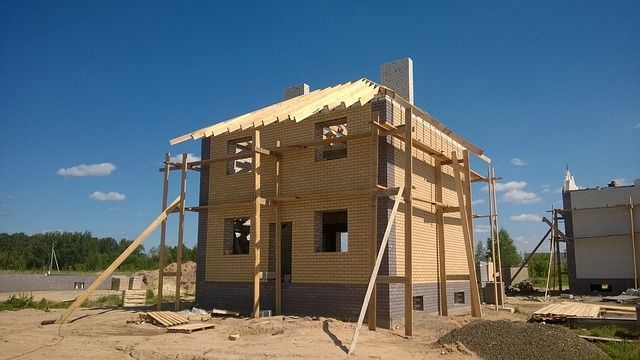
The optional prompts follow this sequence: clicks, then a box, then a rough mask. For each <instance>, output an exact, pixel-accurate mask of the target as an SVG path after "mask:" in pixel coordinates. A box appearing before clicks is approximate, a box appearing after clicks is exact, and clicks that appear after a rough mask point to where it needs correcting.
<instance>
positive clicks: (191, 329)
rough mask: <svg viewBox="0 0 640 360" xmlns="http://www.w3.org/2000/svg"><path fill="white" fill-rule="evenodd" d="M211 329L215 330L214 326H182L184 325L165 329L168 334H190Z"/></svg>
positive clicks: (197, 324) (200, 324) (196, 324)
mask: <svg viewBox="0 0 640 360" xmlns="http://www.w3.org/2000/svg"><path fill="white" fill-rule="evenodd" d="M213 328H215V325H214V324H207V323H194V324H184V325H177V326H172V327H169V328H167V331H168V332H170V333H184V334H191V333H192V332H194V331H200V330H206V329H213Z"/></svg>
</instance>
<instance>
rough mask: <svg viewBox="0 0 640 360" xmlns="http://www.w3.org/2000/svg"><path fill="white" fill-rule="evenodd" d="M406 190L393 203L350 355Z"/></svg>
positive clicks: (401, 187) (402, 187) (400, 191)
mask: <svg viewBox="0 0 640 360" xmlns="http://www.w3.org/2000/svg"><path fill="white" fill-rule="evenodd" d="M405 190H406V189H405V188H404V186H403V185H400V189H399V190H398V194H397V195H396V199H395V202H394V203H393V209H392V210H391V215H389V221H388V222H387V227H386V228H385V230H384V235H383V236H382V243H381V244H380V249H379V250H378V255H377V257H376V263H375V266H374V267H373V271H372V272H371V276H370V277H369V285H368V286H367V291H366V292H365V294H364V301H363V302H362V307H361V308H360V316H358V322H357V323H356V328H355V329H354V331H353V337H352V338H351V344H350V345H349V352H348V354H349V355H351V354H353V351H354V350H355V349H356V344H357V343H358V336H360V328H361V327H362V322H363V321H364V314H365V311H366V310H367V304H368V303H369V301H370V299H371V294H372V292H373V286H374V285H375V283H376V278H377V277H378V271H380V263H381V262H382V258H383V257H384V250H385V249H386V248H387V243H388V242H389V235H390V234H391V228H392V227H393V223H394V221H395V219H396V213H397V212H398V206H400V199H401V197H402V195H403V193H404V191H405Z"/></svg>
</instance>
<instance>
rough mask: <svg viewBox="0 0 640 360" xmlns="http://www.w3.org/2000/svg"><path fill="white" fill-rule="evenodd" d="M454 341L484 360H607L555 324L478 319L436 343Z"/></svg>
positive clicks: (602, 353)
mask: <svg viewBox="0 0 640 360" xmlns="http://www.w3.org/2000/svg"><path fill="white" fill-rule="evenodd" d="M457 341H459V342H461V343H462V344H464V345H465V346H466V347H467V348H469V349H470V350H471V351H473V352H475V353H476V354H478V355H479V356H481V357H482V358H485V359H497V360H499V359H508V360H511V359H523V360H527V359H531V360H540V359H554V360H561V359H567V360H569V359H571V360H573V359H594V360H599V359H609V357H608V356H607V355H606V354H605V353H604V352H602V351H601V350H600V349H598V348H597V347H596V346H595V345H593V344H591V343H589V342H588V341H586V340H584V339H581V338H580V337H578V336H577V335H576V334H574V333H573V332H571V330H569V329H567V328H564V327H561V326H556V325H546V324H536V323H524V322H514V321H505V320H499V321H487V320H478V321H474V322H471V323H469V324H467V325H465V326H463V327H461V328H458V329H455V330H452V331H451V332H450V333H448V334H447V335H445V336H443V337H441V338H440V339H439V340H438V344H440V345H445V344H455V343H456V342H457Z"/></svg>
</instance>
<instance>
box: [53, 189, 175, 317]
mask: <svg viewBox="0 0 640 360" xmlns="http://www.w3.org/2000/svg"><path fill="white" fill-rule="evenodd" d="M179 202H180V197H177V198H176V199H175V200H173V201H172V202H171V204H170V205H169V206H168V207H167V208H166V209H165V210H164V211H163V212H161V213H160V215H158V217H157V218H156V219H155V220H153V222H152V223H151V225H149V226H148V227H147V228H146V229H145V230H144V231H143V232H142V233H141V234H140V235H138V237H137V238H136V239H135V240H133V242H132V243H131V245H129V247H127V248H126V249H125V250H124V251H123V252H122V254H120V256H118V257H117V258H116V259H115V260H114V261H113V262H112V263H111V265H109V267H108V268H107V269H106V270H105V271H103V272H102V273H100V275H99V276H98V277H97V278H96V279H95V280H94V281H93V282H92V283H91V285H89V287H88V288H87V289H86V290H85V291H84V292H83V293H82V294H80V296H78V298H77V299H76V301H74V302H73V304H71V306H69V307H68V308H67V309H66V310H65V311H64V312H63V313H62V315H60V318H58V320H57V321H56V324H63V323H64V322H65V321H66V320H67V319H68V318H69V316H71V314H73V312H74V311H76V309H77V308H79V307H80V305H82V303H83V302H84V301H85V300H87V299H88V298H89V296H90V295H91V294H92V293H93V292H94V291H95V290H96V289H97V288H98V287H99V286H100V285H101V284H102V283H103V282H104V281H105V280H107V278H108V277H109V276H111V274H113V272H114V271H116V269H117V268H118V266H120V265H121V264H122V263H123V262H124V261H125V260H126V259H127V258H128V257H129V255H131V254H132V253H133V252H134V251H135V250H136V249H137V248H138V246H140V244H142V242H143V241H144V239H146V238H147V236H149V234H151V233H152V232H153V230H155V229H156V228H157V227H158V226H159V225H160V224H161V223H162V221H163V220H164V219H166V218H167V214H168V213H169V211H171V210H173V208H174V207H175V206H176V205H177V204H178V203H179Z"/></svg>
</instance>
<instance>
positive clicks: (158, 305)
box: [156, 153, 171, 311]
mask: <svg viewBox="0 0 640 360" xmlns="http://www.w3.org/2000/svg"><path fill="white" fill-rule="evenodd" d="M170 161H171V154H169V153H166V154H165V155H164V182H163V184H164V185H163V189H162V211H165V210H166V209H167V196H168V195H169V173H170V172H171V171H169V162H170ZM166 237H167V219H164V220H162V225H160V249H159V250H158V292H157V293H156V298H157V299H156V308H157V309H158V311H161V310H162V296H163V294H162V287H163V286H164V282H163V280H164V247H165V241H166Z"/></svg>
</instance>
